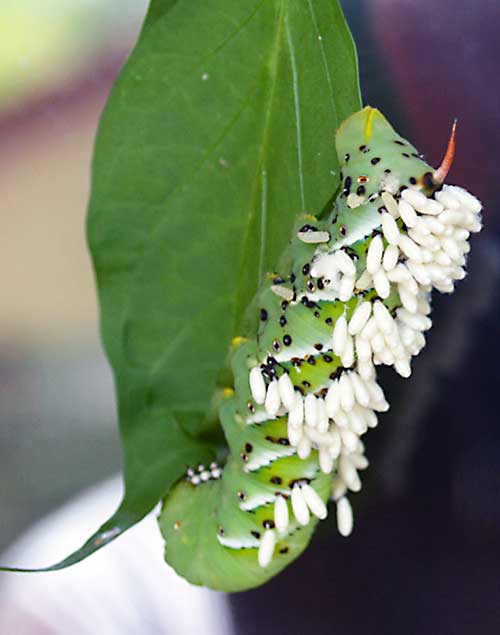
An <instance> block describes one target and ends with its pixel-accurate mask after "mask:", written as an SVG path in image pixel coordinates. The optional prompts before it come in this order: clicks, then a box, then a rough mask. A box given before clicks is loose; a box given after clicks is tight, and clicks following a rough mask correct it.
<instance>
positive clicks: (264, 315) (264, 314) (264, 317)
mask: <svg viewBox="0 0 500 635" xmlns="http://www.w3.org/2000/svg"><path fill="white" fill-rule="evenodd" d="M267 317H268V314H267V311H266V309H261V310H260V319H261V320H262V321H263V322H265V321H266V320H267Z"/></svg>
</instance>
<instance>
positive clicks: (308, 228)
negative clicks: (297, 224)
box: [299, 225, 318, 232]
mask: <svg viewBox="0 0 500 635" xmlns="http://www.w3.org/2000/svg"><path fill="white" fill-rule="evenodd" d="M299 231H300V232H316V231H318V230H317V229H316V227H313V226H312V225H302V227H301V228H300V229H299Z"/></svg>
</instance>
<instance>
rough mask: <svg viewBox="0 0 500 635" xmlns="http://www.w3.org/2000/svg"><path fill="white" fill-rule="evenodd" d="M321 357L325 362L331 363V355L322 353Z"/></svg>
mask: <svg viewBox="0 0 500 635" xmlns="http://www.w3.org/2000/svg"><path fill="white" fill-rule="evenodd" d="M323 359H324V360H325V362H326V363H327V364H331V363H332V362H333V357H331V356H330V355H323Z"/></svg>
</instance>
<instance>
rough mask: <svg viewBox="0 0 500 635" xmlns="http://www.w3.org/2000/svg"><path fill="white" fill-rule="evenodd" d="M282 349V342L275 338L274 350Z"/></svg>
mask: <svg viewBox="0 0 500 635" xmlns="http://www.w3.org/2000/svg"><path fill="white" fill-rule="evenodd" d="M280 349H281V344H280V343H279V341H278V340H273V350H274V351H276V352H278V351H279V350H280Z"/></svg>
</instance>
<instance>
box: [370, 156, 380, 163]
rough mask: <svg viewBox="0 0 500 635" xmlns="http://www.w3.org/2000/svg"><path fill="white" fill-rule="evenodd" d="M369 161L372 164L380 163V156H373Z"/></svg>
mask: <svg viewBox="0 0 500 635" xmlns="http://www.w3.org/2000/svg"><path fill="white" fill-rule="evenodd" d="M370 163H371V164H372V165H377V163H380V157H373V159H372V160H371V161H370Z"/></svg>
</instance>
